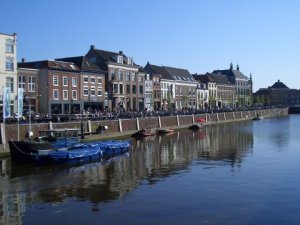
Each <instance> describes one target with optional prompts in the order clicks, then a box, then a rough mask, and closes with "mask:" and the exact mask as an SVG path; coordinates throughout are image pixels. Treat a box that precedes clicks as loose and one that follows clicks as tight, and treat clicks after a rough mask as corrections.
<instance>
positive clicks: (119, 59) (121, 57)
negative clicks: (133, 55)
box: [117, 55, 123, 64]
mask: <svg viewBox="0 0 300 225" xmlns="http://www.w3.org/2000/svg"><path fill="white" fill-rule="evenodd" d="M117 62H118V63H121V64H123V56H122V55H118V61H117Z"/></svg>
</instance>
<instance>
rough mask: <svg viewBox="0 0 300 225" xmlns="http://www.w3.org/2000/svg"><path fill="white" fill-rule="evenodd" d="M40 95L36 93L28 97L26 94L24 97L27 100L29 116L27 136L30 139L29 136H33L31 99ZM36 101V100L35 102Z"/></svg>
mask: <svg viewBox="0 0 300 225" xmlns="http://www.w3.org/2000/svg"><path fill="white" fill-rule="evenodd" d="M40 96H42V95H36V96H34V97H29V96H26V97H25V99H27V100H28V101H29V105H28V107H29V118H28V123H29V125H28V126H29V127H28V138H29V140H31V137H32V136H33V132H32V127H31V99H36V98H38V97H40ZM35 103H36V102H35Z"/></svg>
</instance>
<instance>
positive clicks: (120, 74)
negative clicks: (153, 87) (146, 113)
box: [86, 45, 145, 111]
mask: <svg viewBox="0 0 300 225" xmlns="http://www.w3.org/2000/svg"><path fill="white" fill-rule="evenodd" d="M86 57H87V58H89V59H90V60H91V61H92V62H93V63H94V64H96V65H97V66H98V67H99V68H100V69H101V70H102V71H104V72H105V74H106V77H105V79H106V85H105V90H106V91H107V93H108V107H109V108H110V109H114V110H117V111H118V110H120V111H123V110H127V111H129V110H134V111H140V110H144V102H145V101H144V94H145V93H144V90H145V87H144V85H145V82H144V80H145V78H144V76H145V73H144V72H143V71H141V70H139V66H138V65H136V64H135V63H134V61H133V58H132V57H127V56H126V55H125V54H124V53H123V52H122V51H119V52H109V51H104V50H99V49H96V48H95V46H94V45H92V46H91V47H90V50H89V51H88V53H87V54H86Z"/></svg>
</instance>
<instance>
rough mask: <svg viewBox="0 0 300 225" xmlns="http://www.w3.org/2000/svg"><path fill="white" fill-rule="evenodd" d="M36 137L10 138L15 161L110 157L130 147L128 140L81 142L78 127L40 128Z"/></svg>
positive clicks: (51, 161)
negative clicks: (31, 138)
mask: <svg viewBox="0 0 300 225" xmlns="http://www.w3.org/2000/svg"><path fill="white" fill-rule="evenodd" d="M40 134H41V135H40V136H39V137H37V138H35V140H34V141H21V142H16V141H10V142H9V145H10V153H11V159H12V161H13V162H23V163H24V162H34V163H38V164H45V163H47V164H49V163H63V162H68V161H76V160H77V161H82V160H95V159H96V160H101V159H108V158H111V157H113V156H117V155H120V154H123V153H125V152H128V151H129V146H130V142H128V141H112V140H110V141H99V142H93V143H79V142H78V131H77V130H76V129H59V130H48V131H42V132H40Z"/></svg>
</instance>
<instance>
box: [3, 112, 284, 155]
mask: <svg viewBox="0 0 300 225" xmlns="http://www.w3.org/2000/svg"><path fill="white" fill-rule="evenodd" d="M256 115H260V116H263V117H273V116H285V115H288V108H275V109H263V110H252V111H238V112H224V113H206V114H196V115H194V114H193V115H177V116H164V117H160V116H158V117H145V118H138V117H137V118H134V119H117V120H105V121H90V120H88V121H84V127H83V128H84V133H85V136H84V137H85V138H84V140H83V141H84V142H89V141H95V140H107V139H122V138H128V137H131V136H132V134H133V133H134V132H136V131H137V130H140V129H142V128H150V129H157V128H161V127H163V128H170V127H172V128H173V129H174V130H180V129H186V128H188V127H189V126H190V125H192V124H193V123H196V122H197V120H199V119H204V120H205V121H206V122H205V123H204V124H203V125H211V124H216V123H226V122H234V121H243V120H252V119H253V118H254V117H255V116H256ZM105 125H106V126H108V130H105V131H104V132H101V133H99V132H98V128H99V127H102V126H105ZM31 126H32V130H33V132H34V134H38V132H39V131H40V130H45V129H59V128H76V129H80V127H81V123H80V122H69V123H52V122H50V123H41V124H32V125H31ZM5 129H6V132H5V133H6V134H5V135H6V140H11V139H12V140H17V138H18V137H17V132H16V129H17V125H16V124H14V125H7V126H6V128H5ZM19 130H20V139H21V140H22V139H24V138H25V136H26V132H27V131H28V125H27V124H26V125H20V127H19ZM1 137H2V140H3V138H4V136H3V135H1ZM8 152H9V149H8V144H7V143H6V144H5V145H3V144H1V145H0V157H1V156H2V157H3V156H8Z"/></svg>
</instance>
